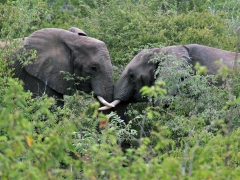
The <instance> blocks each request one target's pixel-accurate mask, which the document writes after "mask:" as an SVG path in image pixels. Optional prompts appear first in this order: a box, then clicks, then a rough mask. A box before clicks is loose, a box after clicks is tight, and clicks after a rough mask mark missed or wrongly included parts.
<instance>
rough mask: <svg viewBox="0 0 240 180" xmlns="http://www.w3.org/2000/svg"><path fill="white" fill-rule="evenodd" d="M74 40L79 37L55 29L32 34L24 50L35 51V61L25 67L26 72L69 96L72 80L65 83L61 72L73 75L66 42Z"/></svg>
mask: <svg viewBox="0 0 240 180" xmlns="http://www.w3.org/2000/svg"><path fill="white" fill-rule="evenodd" d="M75 30H76V29H75ZM80 31H81V30H79V32H80ZM82 32H83V31H81V33H82ZM63 37H71V38H63ZM74 38H79V35H78V34H77V33H73V32H70V31H66V30H63V29H57V28H45V29H42V30H38V31H36V32H34V33H33V34H32V35H31V36H29V37H28V38H27V39H26V41H25V45H24V48H25V49H26V50H27V51H30V50H36V51H37V59H36V60H35V61H33V62H32V63H30V64H29V65H27V66H25V69H26V71H27V72H28V73H29V74H31V75H32V76H35V77H37V78H38V79H40V80H41V81H43V82H44V83H45V84H46V85H47V86H49V87H51V88H52V89H54V90H55V91H57V92H59V93H61V94H70V93H71V91H69V89H68V88H69V87H71V89H72V90H73V87H74V83H73V80H72V81H67V80H66V79H65V78H64V77H65V75H64V73H61V71H63V72H67V73H70V74H73V64H72V57H71V49H70V48H69V47H68V46H67V42H66V41H67V40H68V39H74ZM63 39H65V40H63Z"/></svg>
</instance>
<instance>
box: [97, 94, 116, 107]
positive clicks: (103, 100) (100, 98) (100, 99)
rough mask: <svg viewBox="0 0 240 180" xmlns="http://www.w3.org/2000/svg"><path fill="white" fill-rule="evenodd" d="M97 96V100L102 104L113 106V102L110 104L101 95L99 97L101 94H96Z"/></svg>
mask: <svg viewBox="0 0 240 180" xmlns="http://www.w3.org/2000/svg"><path fill="white" fill-rule="evenodd" d="M97 98H98V100H99V101H100V102H101V103H102V104H104V105H105V106H108V107H111V108H112V107H115V106H114V105H113V104H110V103H108V102H107V101H106V100H105V99H104V98H103V97H101V96H97Z"/></svg>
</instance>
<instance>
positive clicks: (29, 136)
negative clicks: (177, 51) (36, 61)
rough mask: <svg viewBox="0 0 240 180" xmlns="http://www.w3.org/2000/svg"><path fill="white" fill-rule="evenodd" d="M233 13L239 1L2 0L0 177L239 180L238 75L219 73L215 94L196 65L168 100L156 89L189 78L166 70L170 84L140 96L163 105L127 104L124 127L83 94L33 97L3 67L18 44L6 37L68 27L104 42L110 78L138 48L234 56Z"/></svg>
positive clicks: (236, 21) (235, 22) (237, 14)
mask: <svg viewBox="0 0 240 180" xmlns="http://www.w3.org/2000/svg"><path fill="white" fill-rule="evenodd" d="M239 9H240V3H239V1H238V0H231V1H230V2H227V1H223V0H215V1H213V0H203V1H196V0H182V1H178V0H170V1H166V0H149V1H145V0H80V1H79V0H62V1H55V0H37V1H36V0H33V1H32V0H31V1H30V0H5V1H1V3H0V12H1V13H0V29H1V34H0V39H1V41H4V42H7V41H10V42H12V43H11V45H10V46H7V47H5V48H4V49H2V48H1V49H0V52H1V53H0V54H1V55H0V62H1V63H0V86H1V88H0V177H1V179H61V178H63V179H64V178H65V179H237V178H239V177H240V169H239V166H238V165H239V163H240V158H239V149H240V144H239V142H240V129H239V126H240V122H239V119H240V117H239V116H240V113H239V103H240V97H239V85H240V83H239V75H238V73H234V72H230V71H228V70H226V69H223V70H222V71H221V72H220V73H221V74H222V75H225V74H226V73H229V74H231V77H230V78H228V79H227V82H228V86H227V87H224V86H221V87H216V86H214V85H213V84H211V83H209V82H210V81H214V80H215V78H216V77H213V76H202V75H201V74H202V73H204V67H199V66H198V67H196V68H197V69H198V72H199V74H197V75H195V76H190V77H189V78H187V79H186V80H185V81H183V82H181V83H179V87H178V89H179V90H180V91H179V92H178V93H177V94H176V95H175V96H169V95H166V94H164V90H163V89H165V88H168V89H169V88H170V89H171V87H172V86H171V85H173V86H174V85H175V84H176V83H175V81H176V79H179V77H181V73H190V74H191V73H192V72H191V68H186V69H185V70H184V72H181V73H180V74H179V73H178V72H175V71H171V69H169V70H170V72H172V76H171V78H169V77H166V78H165V79H161V81H159V82H158V83H156V85H155V86H153V87H151V88H144V89H143V92H144V93H145V94H146V95H149V96H150V97H152V96H153V97H154V99H155V100H158V101H159V102H162V103H160V105H159V106H155V107H153V106H151V104H152V103H148V104H147V103H139V104H132V105H131V106H130V107H129V108H128V114H129V117H130V123H129V124H127V125H126V124H125V123H124V122H123V121H122V120H121V119H120V118H119V117H117V116H116V114H115V113H114V112H112V113H110V114H107V115H104V114H101V113H99V112H98V111H97V109H98V107H99V103H97V102H96V100H95V99H94V98H93V97H92V96H91V95H86V94H82V93H79V92H76V94H75V95H74V96H69V97H65V100H66V104H65V106H64V108H62V109H61V108H58V107H56V106H55V105H54V99H53V98H49V97H46V96H43V97H39V98H35V99H34V98H31V93H30V92H24V91H23V86H22V82H20V81H19V80H17V79H13V78H12V70H11V69H8V68H7V61H6V59H7V57H11V56H10V55H11V53H13V52H14V51H15V50H16V49H17V48H18V46H19V43H18V41H17V42H16V41H13V39H15V38H23V37H26V36H28V35H30V34H31V33H32V32H33V31H35V30H38V29H41V28H45V27H56V28H62V29H68V28H69V27H71V26H76V27H79V28H81V29H83V30H84V31H85V32H86V33H87V34H88V35H90V36H92V37H95V38H97V39H100V40H102V41H104V42H105V43H106V45H107V47H108V49H109V52H110V55H111V59H112V64H113V65H114V76H115V79H117V78H118V77H119V74H120V73H121V72H122V70H123V69H124V67H125V65H126V64H127V63H128V62H129V61H130V60H131V59H132V58H133V57H134V56H135V55H136V54H137V53H138V52H139V51H140V50H141V49H143V48H146V47H162V46H169V45H179V44H188V43H189V44H190V43H198V44H203V45H208V46H212V47H216V48H220V49H226V50H231V51H237V50H238V47H237V41H239V40H238V38H237V33H236V28H237V27H238V26H239V17H240V12H239ZM238 43H239V42H238ZM164 84H166V85H167V86H164ZM186 87H187V88H186ZM150 99H153V98H150ZM166 102H168V106H167V107H166V106H164V105H166ZM121 142H125V143H126V142H127V144H130V148H129V149H127V150H126V149H124V150H123V149H122V148H121Z"/></svg>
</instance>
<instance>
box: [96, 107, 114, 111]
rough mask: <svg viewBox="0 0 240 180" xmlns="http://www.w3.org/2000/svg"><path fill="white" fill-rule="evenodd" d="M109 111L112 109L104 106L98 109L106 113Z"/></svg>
mask: <svg viewBox="0 0 240 180" xmlns="http://www.w3.org/2000/svg"><path fill="white" fill-rule="evenodd" d="M108 109H111V107H109V106H103V107H100V108H98V110H99V111H105V110H108Z"/></svg>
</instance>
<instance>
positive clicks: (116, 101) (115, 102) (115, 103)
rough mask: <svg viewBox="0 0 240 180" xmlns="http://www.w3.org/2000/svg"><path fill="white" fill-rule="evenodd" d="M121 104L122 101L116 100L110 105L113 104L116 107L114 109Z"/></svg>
mask: <svg viewBox="0 0 240 180" xmlns="http://www.w3.org/2000/svg"><path fill="white" fill-rule="evenodd" d="M120 102H121V100H118V99H117V100H114V101H113V102H111V103H110V104H112V105H114V107H115V106H116V105H118V104H119V103H120Z"/></svg>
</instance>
